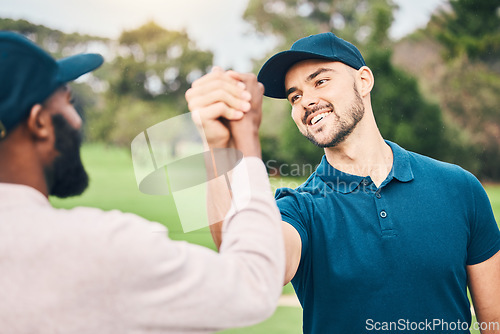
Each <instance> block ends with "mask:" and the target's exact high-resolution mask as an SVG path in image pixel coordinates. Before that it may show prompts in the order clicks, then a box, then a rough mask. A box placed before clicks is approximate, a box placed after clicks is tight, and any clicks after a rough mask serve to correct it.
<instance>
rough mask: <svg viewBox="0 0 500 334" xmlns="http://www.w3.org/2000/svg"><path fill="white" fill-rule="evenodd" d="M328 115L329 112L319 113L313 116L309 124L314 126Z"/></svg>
mask: <svg viewBox="0 0 500 334" xmlns="http://www.w3.org/2000/svg"><path fill="white" fill-rule="evenodd" d="M328 114H331V111H329V112H324V113H321V114H319V115H316V116H314V117H313V119H312V120H311V124H312V125H314V124H316V123H318V122H319V121H321V120H322V119H323V118H324V117H325V116H326V115H328Z"/></svg>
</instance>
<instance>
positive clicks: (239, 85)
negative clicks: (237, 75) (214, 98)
mask: <svg viewBox="0 0 500 334" xmlns="http://www.w3.org/2000/svg"><path fill="white" fill-rule="evenodd" d="M236 85H237V86H238V87H239V88H241V89H245V88H247V85H245V84H244V83H243V82H241V81H238V83H237V84H236Z"/></svg>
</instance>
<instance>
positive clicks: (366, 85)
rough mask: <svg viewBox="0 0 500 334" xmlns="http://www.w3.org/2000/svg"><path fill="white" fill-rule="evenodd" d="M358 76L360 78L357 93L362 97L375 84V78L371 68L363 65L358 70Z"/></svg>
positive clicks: (368, 92)
mask: <svg viewBox="0 0 500 334" xmlns="http://www.w3.org/2000/svg"><path fill="white" fill-rule="evenodd" d="M358 74H359V78H360V80H361V85H360V87H359V88H360V89H359V94H360V95H361V96H362V97H365V96H367V95H368V94H370V92H371V91H372V89H373V85H374V84H375V78H374V76H373V73H372V70H370V68H369V67H368V66H363V67H361V68H360V69H359V70H358Z"/></svg>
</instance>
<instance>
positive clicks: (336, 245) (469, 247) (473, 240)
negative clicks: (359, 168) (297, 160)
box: [276, 142, 500, 334]
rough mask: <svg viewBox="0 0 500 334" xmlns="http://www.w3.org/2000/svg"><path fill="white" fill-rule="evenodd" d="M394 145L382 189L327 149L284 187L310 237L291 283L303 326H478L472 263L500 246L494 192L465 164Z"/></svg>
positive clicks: (282, 195) (291, 214) (298, 225)
mask: <svg viewBox="0 0 500 334" xmlns="http://www.w3.org/2000/svg"><path fill="white" fill-rule="evenodd" d="M387 144H388V145H389V146H390V147H391V149H392V152H393V156H394V162H393V167H392V170H391V171H390V173H389V175H388V176H387V178H386V180H385V181H384V182H383V183H382V184H381V185H380V186H379V187H378V188H377V187H376V186H375V184H374V183H373V182H372V180H371V179H370V177H360V176H356V175H350V174H347V173H343V172H341V171H339V170H336V169H335V168H333V167H332V166H331V165H330V164H328V162H327V160H326V158H325V157H323V159H322V161H321V164H320V165H319V166H318V168H317V169H316V171H315V172H314V173H313V174H312V175H311V176H310V177H309V178H308V179H307V181H306V182H305V183H304V184H302V185H301V186H299V187H298V188H296V189H289V188H280V189H278V190H277V191H276V200H277V204H278V207H279V208H280V211H281V215H282V219H283V221H285V222H287V223H289V224H291V225H292V226H293V227H294V228H295V229H296V230H297V231H298V233H299V234H300V238H301V240H302V256H301V260H300V264H299V267H298V270H297V273H296V274H295V277H294V278H293V279H292V284H293V286H294V289H295V291H296V293H297V296H298V298H299V300H300V303H301V304H302V307H303V310H304V311H303V312H304V316H303V319H304V323H303V330H304V333H315V334H330V333H342V334H343V333H353V334H361V333H398V334H402V333H422V332H424V333H469V330H468V329H467V328H468V327H469V324H470V323H471V313H470V304H469V300H468V298H467V272H466V266H467V265H472V264H477V263H480V262H483V261H485V260H487V259H489V258H490V257H491V256H493V255H494V254H496V253H497V252H498V251H499V250H500V231H499V229H498V226H497V224H496V222H495V218H494V216H493V212H492V209H491V205H490V202H489V200H488V197H487V195H486V193H485V191H484V189H483V187H482V186H481V184H480V183H479V181H478V180H477V179H476V178H475V177H474V176H473V175H472V174H471V173H469V172H467V171H465V170H464V169H462V168H460V167H458V166H456V165H451V164H448V163H443V162H440V161H437V160H433V159H431V158H428V157H425V156H422V155H419V154H416V153H413V152H408V151H406V150H404V149H402V148H401V147H399V146H398V145H396V144H394V143H391V142H387Z"/></svg>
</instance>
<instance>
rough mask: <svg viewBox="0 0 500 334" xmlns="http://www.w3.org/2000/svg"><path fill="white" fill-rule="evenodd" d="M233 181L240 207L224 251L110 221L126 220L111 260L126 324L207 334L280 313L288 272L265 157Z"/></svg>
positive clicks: (245, 163) (250, 161)
mask: <svg viewBox="0 0 500 334" xmlns="http://www.w3.org/2000/svg"><path fill="white" fill-rule="evenodd" d="M233 177H235V178H239V179H235V182H233V183H232V191H233V194H234V202H235V203H234V204H235V206H237V209H232V212H231V214H229V215H228V216H227V217H226V220H225V222H224V225H225V232H224V239H223V243H222V245H221V249H220V253H217V252H214V251H212V250H210V249H207V248H204V247H201V246H197V245H193V244H189V243H186V242H182V241H172V240H170V239H169V238H168V237H167V235H166V233H165V232H166V231H165V229H163V231H162V230H161V227H162V226H161V225H159V224H153V223H150V222H147V221H145V220H143V219H142V218H140V217H137V216H134V215H127V214H122V213H117V212H115V213H114V214H113V215H114V216H113V217H111V216H110V217H108V218H109V219H116V220H118V221H120V223H119V224H117V226H119V227H117V230H116V232H115V233H113V234H112V235H113V237H112V240H111V241H110V242H108V246H107V250H106V258H107V261H108V262H107V263H108V265H109V267H108V269H107V270H108V271H111V272H112V274H111V275H110V276H111V277H114V282H115V283H114V288H113V291H114V293H115V294H116V296H117V298H114V299H113V300H114V303H117V304H118V305H115V306H116V308H115V309H116V312H117V313H118V314H120V316H119V317H117V319H119V321H120V322H122V324H121V325H122V326H123V325H124V323H128V324H129V325H130V326H128V327H131V328H136V329H142V330H144V329H148V330H149V331H151V332H152V333H153V332H169V333H170V332H172V333H209V332H214V331H218V330H222V329H225V328H229V327H240V326H248V325H251V324H254V323H256V322H260V321H262V320H264V319H265V318H267V317H269V316H270V315H271V314H272V313H273V312H274V310H275V308H276V306H277V302H278V299H279V297H280V295H281V291H282V283H283V277H284V271H285V254H284V243H283V236H282V231H281V219H280V215H279V211H278V208H277V207H276V204H275V201H274V199H273V197H272V193H271V187H270V184H269V180H268V177H267V172H266V169H265V166H264V164H263V162H262V161H261V160H260V159H257V158H244V159H243V160H242V162H241V163H240V164H239V165H238V166H237V167H236V168H235V171H234V174H233ZM245 178H246V180H244V179H245ZM193 209H196V208H193ZM146 226H149V228H145V227H146ZM101 260H102V259H101ZM125 327H127V326H125Z"/></svg>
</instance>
